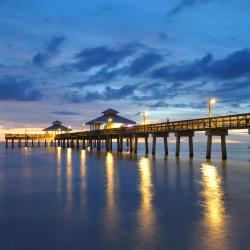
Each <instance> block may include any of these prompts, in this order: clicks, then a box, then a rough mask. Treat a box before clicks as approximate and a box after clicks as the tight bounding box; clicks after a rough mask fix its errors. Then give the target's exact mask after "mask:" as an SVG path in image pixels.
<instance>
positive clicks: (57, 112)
mask: <svg viewBox="0 0 250 250" xmlns="http://www.w3.org/2000/svg"><path fill="white" fill-rule="evenodd" d="M52 114H54V115H80V113H78V112H74V111H53V112H52Z"/></svg>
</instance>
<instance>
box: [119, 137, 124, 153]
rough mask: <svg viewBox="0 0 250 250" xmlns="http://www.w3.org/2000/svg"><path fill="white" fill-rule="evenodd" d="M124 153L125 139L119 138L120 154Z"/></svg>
mask: <svg viewBox="0 0 250 250" xmlns="http://www.w3.org/2000/svg"><path fill="white" fill-rule="evenodd" d="M122 151H123V137H122V136H119V152H122Z"/></svg>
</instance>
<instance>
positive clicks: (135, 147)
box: [134, 136, 138, 154]
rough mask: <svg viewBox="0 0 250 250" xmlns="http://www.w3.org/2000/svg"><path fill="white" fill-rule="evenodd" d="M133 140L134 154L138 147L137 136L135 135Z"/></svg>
mask: <svg viewBox="0 0 250 250" xmlns="http://www.w3.org/2000/svg"><path fill="white" fill-rule="evenodd" d="M134 140H135V145H134V153H135V154H136V153H137V147H138V137H137V136H135V138H134Z"/></svg>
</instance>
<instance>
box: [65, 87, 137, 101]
mask: <svg viewBox="0 0 250 250" xmlns="http://www.w3.org/2000/svg"><path fill="white" fill-rule="evenodd" d="M136 88H137V86H135V85H124V86H122V87H120V88H112V87H110V86H107V87H106V88H105V89H104V90H103V91H87V92H86V94H85V95H81V94H79V92H76V91H71V92H68V93H66V94H65V95H64V96H63V99H64V100H66V101H67V102H69V103H82V102H89V101H111V100H117V101H119V100H121V99H125V98H127V97H130V96H132V95H133V94H134V91H135V90H136Z"/></svg>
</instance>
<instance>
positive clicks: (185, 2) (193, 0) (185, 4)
mask: <svg viewBox="0 0 250 250" xmlns="http://www.w3.org/2000/svg"><path fill="white" fill-rule="evenodd" d="M210 1H211V0H181V1H180V3H179V4H178V5H177V6H175V7H174V8H173V9H171V10H170V11H169V12H168V13H167V16H168V17H171V16H175V15H177V14H179V13H180V12H182V11H183V10H185V9H187V8H190V7H193V6H195V5H202V4H206V3H208V2H210Z"/></svg>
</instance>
